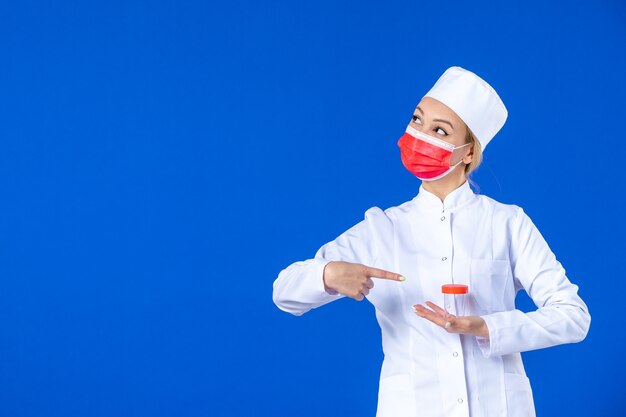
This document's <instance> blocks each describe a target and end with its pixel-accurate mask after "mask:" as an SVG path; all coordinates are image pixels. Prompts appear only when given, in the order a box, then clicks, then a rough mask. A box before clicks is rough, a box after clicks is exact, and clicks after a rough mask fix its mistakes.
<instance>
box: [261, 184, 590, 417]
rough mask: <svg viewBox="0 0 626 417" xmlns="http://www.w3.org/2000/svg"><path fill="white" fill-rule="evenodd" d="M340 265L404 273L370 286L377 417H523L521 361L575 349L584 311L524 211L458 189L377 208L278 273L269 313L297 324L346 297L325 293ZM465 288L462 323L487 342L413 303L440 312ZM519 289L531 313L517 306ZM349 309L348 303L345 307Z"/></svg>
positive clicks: (585, 323) (527, 412)
mask: <svg viewBox="0 0 626 417" xmlns="http://www.w3.org/2000/svg"><path fill="white" fill-rule="evenodd" d="M335 260H342V261H347V262H356V263H361V264H364V265H368V266H374V267H377V268H382V269H385V270H389V271H392V272H396V273H400V274H403V275H404V276H405V277H406V281H404V282H400V281H391V280H384V279H376V278H373V280H374V284H375V285H374V287H373V288H372V289H371V291H370V293H369V295H368V296H367V297H366V298H367V299H368V300H369V301H370V302H371V303H372V304H373V305H374V307H375V311H376V318H377V320H378V323H379V325H380V327H381V331H382V347H383V352H384V354H385V357H384V360H383V363H382V368H381V375H380V385H379V394H378V409H377V414H376V416H377V417H404V416H406V417H408V416H411V417H415V416H428V417H444V416H445V417H450V416H458V417H461V416H466V417H467V416H472V417H491V416H493V417H504V416H509V417H531V416H535V409H534V401H533V395H532V390H531V386H530V382H529V379H528V378H527V376H526V373H525V370H524V366H523V363H522V358H521V355H520V352H524V351H528V350H533V349H540V348H545V347H549V346H554V345H559V344H563V343H574V342H578V341H581V340H582V339H584V338H585V337H586V335H587V331H588V329H589V325H590V322H591V317H590V315H589V312H588V309H587V306H586V304H585V303H584V302H583V300H581V298H580V297H579V296H578V294H577V292H578V286H576V285H574V284H572V283H571V282H570V281H569V279H568V278H567V276H566V275H565V270H564V268H563V267H562V265H561V264H560V262H559V261H557V259H556V258H555V255H554V254H553V252H552V251H551V250H550V248H549V247H548V244H547V243H546V241H545V240H544V238H543V237H542V235H541V234H540V232H539V231H538V230H537V228H536V227H535V225H534V224H533V222H532V221H531V219H530V218H529V217H528V215H527V214H526V213H525V212H524V211H523V209H522V208H520V207H519V206H516V205H512V204H502V203H499V202H497V201H495V200H493V199H491V198H489V197H487V196H484V195H480V194H475V193H474V192H473V191H472V190H471V188H470V187H469V184H468V182H467V181H466V182H465V183H463V185H461V186H460V187H459V188H457V189H455V190H454V191H452V192H451V193H450V194H449V195H448V196H447V197H446V198H445V201H444V202H443V203H442V202H441V200H440V199H439V198H438V197H437V196H435V195H434V194H432V193H430V192H428V191H426V190H425V189H424V188H423V186H420V189H419V193H418V194H417V196H416V197H415V198H413V199H412V200H410V201H408V202H406V203H403V204H401V205H399V206H396V207H390V208H388V209H386V210H384V211H383V210H381V209H380V208H378V207H372V208H370V209H369V210H367V211H366V212H365V219H364V220H363V221H361V222H359V223H358V224H356V225H354V226H353V227H351V228H350V229H348V230H347V231H345V232H344V233H342V234H341V235H340V236H338V237H337V238H336V239H335V240H333V241H331V242H328V243H326V244H325V245H323V246H322V247H321V248H320V249H319V250H318V251H317V253H316V255H315V257H314V258H312V259H308V260H305V261H298V262H295V263H293V264H291V265H290V266H288V267H287V268H285V269H284V270H283V271H281V272H280V274H279V275H278V278H277V279H276V280H275V281H274V284H273V299H274V302H275V303H276V305H277V306H278V307H279V308H280V309H281V310H284V311H286V312H289V313H291V314H294V315H296V316H299V315H302V314H304V313H306V312H308V311H309V310H311V309H313V308H316V307H320V306H323V305H325V304H327V303H330V302H332V301H335V300H338V299H340V298H344V297H345V296H343V295H341V294H336V293H335V294H329V293H328V292H326V291H325V289H324V283H323V277H322V274H323V270H324V267H325V266H326V264H327V263H328V262H329V261H335ZM447 283H458V284H467V285H468V286H469V293H470V296H469V299H468V303H467V305H466V314H467V315H479V316H481V317H482V318H483V319H484V320H485V321H486V323H487V325H488V328H489V338H488V339H487V338H481V337H475V336H470V335H460V334H456V333H448V332H446V331H445V330H444V329H442V328H441V327H439V326H437V325H435V324H433V323H431V322H430V321H428V320H426V319H424V318H422V317H419V316H417V315H416V314H415V313H413V312H412V306H413V305H415V304H418V303H419V304H423V305H424V302H425V301H427V300H430V301H433V302H434V303H436V304H438V305H439V306H442V305H443V294H442V293H441V286H442V285H443V284H447ZM521 289H524V290H525V291H526V292H527V293H528V294H529V296H530V297H531V298H532V300H533V301H534V303H535V304H536V305H537V307H538V309H537V310H536V311H532V312H528V313H523V312H522V311H520V310H517V309H515V302H514V300H515V295H516V293H517V291H519V290H521ZM349 301H350V302H356V301H353V300H351V299H349Z"/></svg>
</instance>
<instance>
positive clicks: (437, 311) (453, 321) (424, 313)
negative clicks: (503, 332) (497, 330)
mask: <svg viewBox="0 0 626 417" xmlns="http://www.w3.org/2000/svg"><path fill="white" fill-rule="evenodd" d="M426 304H427V305H428V306H429V307H430V308H432V310H429V309H428V308H426V307H424V306H423V305H421V304H415V305H414V306H413V309H414V310H415V314H417V315H418V316H420V317H423V318H425V319H428V320H430V321H432V322H433V323H435V324H436V325H438V326H441V327H442V328H443V329H445V330H446V331H447V332H448V333H464V334H469V335H472V336H480V337H487V338H488V337H489V329H488V328H487V323H485V320H483V319H482V318H480V317H478V316H462V317H457V316H455V315H453V314H449V313H446V311H445V310H444V309H443V308H441V307H439V306H438V305H437V304H435V303H432V302H430V301H426Z"/></svg>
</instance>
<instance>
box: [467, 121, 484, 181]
mask: <svg viewBox="0 0 626 417" xmlns="http://www.w3.org/2000/svg"><path fill="white" fill-rule="evenodd" d="M465 132H466V133H465V143H471V144H472V146H471V148H472V152H473V154H474V155H473V156H472V162H470V163H469V164H467V165H465V177H466V178H467V181H468V182H469V183H470V185H472V186H473V187H474V188H476V189H478V188H479V187H478V184H476V183H475V182H474V181H472V178H471V176H470V174H471V173H472V172H473V171H474V170H476V169H477V168H478V166H479V165H480V163H481V162H482V160H483V148H482V147H481V146H480V142H479V141H478V139H477V138H476V135H474V132H472V131H471V129H470V128H469V126H467V125H465Z"/></svg>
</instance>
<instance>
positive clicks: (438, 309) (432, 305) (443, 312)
mask: <svg viewBox="0 0 626 417" xmlns="http://www.w3.org/2000/svg"><path fill="white" fill-rule="evenodd" d="M426 304H427V305H428V307H430V308H432V309H433V310H435V312H436V313H439V315H441V316H442V317H449V316H451V317H454V314H450V313H448V312H447V311H446V310H444V309H443V308H441V307H439V306H438V305H437V304H435V303H433V302H431V301H426Z"/></svg>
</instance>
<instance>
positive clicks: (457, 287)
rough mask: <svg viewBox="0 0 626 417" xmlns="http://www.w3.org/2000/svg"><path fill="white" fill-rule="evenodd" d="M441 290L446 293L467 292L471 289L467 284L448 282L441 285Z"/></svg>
mask: <svg viewBox="0 0 626 417" xmlns="http://www.w3.org/2000/svg"><path fill="white" fill-rule="evenodd" d="M441 292H442V293H444V294H467V293H468V292H469V289H468V287H467V285H465V284H446V285H442V286H441Z"/></svg>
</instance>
